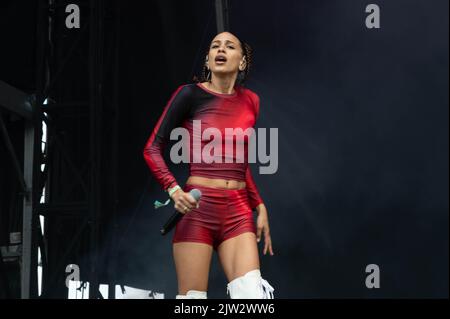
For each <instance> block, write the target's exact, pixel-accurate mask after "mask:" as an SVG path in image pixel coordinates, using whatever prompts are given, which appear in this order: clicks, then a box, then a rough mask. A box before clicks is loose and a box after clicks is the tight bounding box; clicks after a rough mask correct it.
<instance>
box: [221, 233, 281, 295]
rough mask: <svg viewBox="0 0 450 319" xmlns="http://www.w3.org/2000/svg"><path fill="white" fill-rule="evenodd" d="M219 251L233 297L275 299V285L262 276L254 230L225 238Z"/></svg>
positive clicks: (229, 290)
mask: <svg viewBox="0 0 450 319" xmlns="http://www.w3.org/2000/svg"><path fill="white" fill-rule="evenodd" d="M218 253H219V258H220V262H221V264H222V267H223V269H224V271H225V275H226V276H227V278H228V280H229V283H228V289H227V291H228V292H229V293H230V297H231V298H232V299H273V291H274V289H273V287H272V286H270V284H269V283H268V282H267V281H266V280H264V279H262V277H261V272H260V270H259V267H260V265H259V256H258V246H257V243H256V235H255V234H254V233H253V232H245V233H242V234H240V235H238V236H236V237H233V238H230V239H228V240H225V241H224V242H222V244H221V245H220V246H219V247H218Z"/></svg>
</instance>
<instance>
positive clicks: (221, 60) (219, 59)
mask: <svg viewBox="0 0 450 319" xmlns="http://www.w3.org/2000/svg"><path fill="white" fill-rule="evenodd" d="M215 62H216V64H225V62H227V58H226V57H224V56H223V55H219V56H216V58H215Z"/></svg>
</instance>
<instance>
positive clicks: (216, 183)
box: [186, 176, 246, 189]
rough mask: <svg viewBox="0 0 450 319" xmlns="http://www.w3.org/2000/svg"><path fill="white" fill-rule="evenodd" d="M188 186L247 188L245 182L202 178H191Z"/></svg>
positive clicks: (187, 182)
mask: <svg viewBox="0 0 450 319" xmlns="http://www.w3.org/2000/svg"><path fill="white" fill-rule="evenodd" d="M186 184H189V185H198V186H204V187H212V188H222V189H243V188H245V187H246V185H245V182H244V181H237V180H232V179H222V178H208V177H202V176H189V178H188V180H187V181H186Z"/></svg>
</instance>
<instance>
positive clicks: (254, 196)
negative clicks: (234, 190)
mask: <svg viewBox="0 0 450 319" xmlns="http://www.w3.org/2000/svg"><path fill="white" fill-rule="evenodd" d="M245 185H246V188H247V196H248V200H249V202H250V207H251V208H252V209H255V208H256V207H257V206H258V205H259V204H261V203H263V200H262V198H261V196H260V195H259V192H258V188H257V187H256V184H255V181H254V180H253V176H252V172H251V171H250V166H248V167H247V171H246V173H245Z"/></svg>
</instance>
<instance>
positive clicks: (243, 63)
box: [239, 56, 247, 71]
mask: <svg viewBox="0 0 450 319" xmlns="http://www.w3.org/2000/svg"><path fill="white" fill-rule="evenodd" d="M246 67H247V60H246V59H245V56H244V57H243V58H242V60H241V63H240V64H239V70H240V71H244V70H245V68H246Z"/></svg>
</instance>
